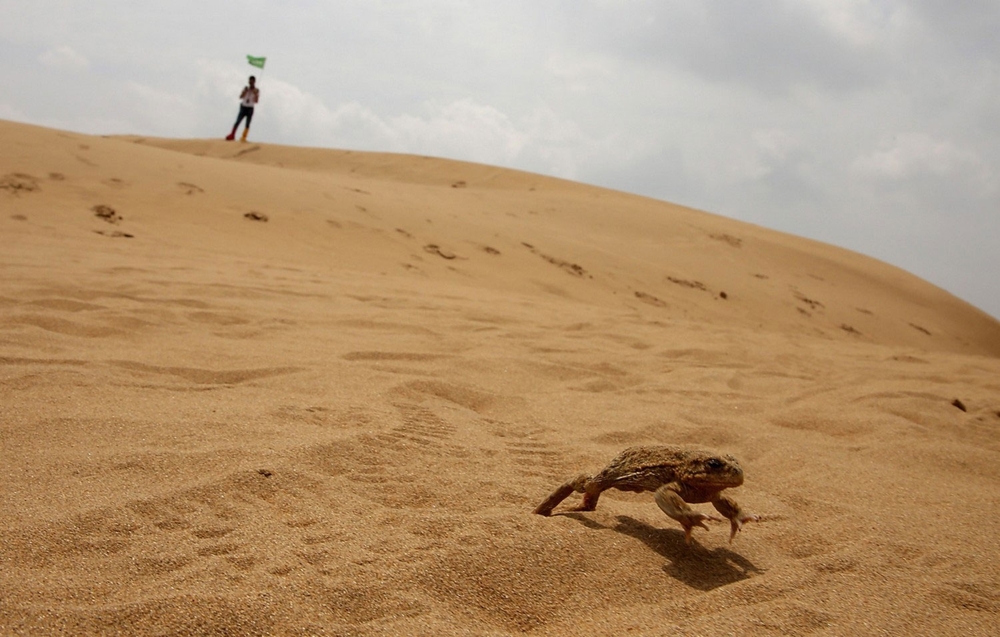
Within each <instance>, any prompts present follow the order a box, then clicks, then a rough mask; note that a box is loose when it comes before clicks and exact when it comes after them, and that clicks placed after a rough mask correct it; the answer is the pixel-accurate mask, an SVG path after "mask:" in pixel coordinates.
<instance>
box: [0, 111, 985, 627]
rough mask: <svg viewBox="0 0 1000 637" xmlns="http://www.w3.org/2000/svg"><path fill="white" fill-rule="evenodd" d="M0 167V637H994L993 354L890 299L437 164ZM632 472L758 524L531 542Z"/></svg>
mask: <svg viewBox="0 0 1000 637" xmlns="http://www.w3.org/2000/svg"><path fill="white" fill-rule="evenodd" d="M0 147H2V149H3V152H2V153H0V511H2V513H3V516H2V519H0V634H3V635H22V634H23V635H55V634H59V635H105V634H136V635H146V634H148V635H383V634H400V635H428V636H429V635H509V634H519V633H524V632H527V633H530V634H533V635H546V636H558V635H616V636H617V635H728V634H742V635H768V634H774V635H779V634H783V635H804V634H830V635H845V634H853V635H869V634H888V635H897V634H911V635H915V634H920V635H988V634H996V632H997V631H998V628H1000V533H998V531H997V528H996V521H997V519H998V518H1000V436H998V432H1000V323H998V322H997V321H996V320H994V319H993V318H991V317H990V316H988V315H986V314H985V313H983V312H980V311H979V310H977V309H975V308H974V307H972V306H970V305H969V304H967V303H965V302H963V301H961V300H959V299H957V298H955V297H954V296H952V295H950V294H948V293H947V292H945V291H943V290H941V289H939V288H936V287H934V286H933V285H931V284H929V283H927V282H924V281H922V280H920V279H918V278H917V277H915V276H913V275H910V274H908V273H906V272H904V271H902V270H900V269H897V268H894V267H892V266H889V265H886V264H884V263H881V262H878V261H876V260H873V259H870V258H867V257H865V256H862V255H859V254H855V253H851V252H848V251H846V250H842V249H839V248H835V247H832V246H829V245H824V244H821V243H818V242H814V241H809V240H805V239H802V238H797V237H793V236H788V235H784V234H781V233H777V232H773V231H770V230H766V229H763V228H760V227H756V226H752V225H748V224H744V223H740V222H737V221H733V220H730V219H726V218H724V217H721V216H716V215H713V214H709V213H706V212H701V211H697V210H692V209H689V208H684V207H682V206H677V205H672V204H669V203H665V202H661V201H655V200H651V199H645V198H641V197H637V196H632V195H628V194H624V193H620V192H614V191H609V190H604V189H600V188H595V187H590V186H586V185H582V184H577V183H571V182H568V181H561V180H557V179H552V178H547V177H542V176H538V175H532V174H527V173H520V172H516V171H512V170H506V169H500V168H494V167H489V166H482V165H474V164H468V163H461V162H456V161H448V160H443V159H433V158H426V157H412V156H401V155H391V154H377V153H361V152H348V151H337V150H321V149H305V148H289V147H280V146H272V145H264V144H255V143H252V142H251V143H246V144H240V143H226V142H224V141H221V140H219V141H215V140H211V141H209V140H192V141H178V140H162V139H147V138H139V137H109V138H102V137H94V136H87V135H81V134H75V133H67V132H61V131H56V130H49V129H44V128H38V127H33V126H28V125H23V124H15V123H11V122H0ZM970 276H993V274H992V273H989V274H987V273H970ZM637 444H677V445H684V446H690V447H694V448H707V449H714V450H718V451H720V452H723V453H730V454H732V455H734V456H735V457H736V458H738V459H739V460H740V462H741V463H742V465H743V467H744V469H745V471H746V481H745V483H744V485H743V486H741V487H739V488H737V489H731V490H729V491H727V493H729V494H731V495H732V497H734V498H735V499H737V500H738V501H739V502H740V503H741V504H742V506H743V507H744V509H746V510H748V511H750V512H752V513H754V514H757V515H759V516H760V517H761V520H760V521H757V522H752V523H748V524H747V525H746V527H745V528H744V529H743V531H742V533H740V534H739V535H737V537H736V538H735V540H734V541H733V543H731V544H730V543H729V541H728V539H729V529H728V524H714V525H710V529H709V530H703V529H697V530H696V531H695V533H694V542H693V543H692V544H691V545H690V546H688V545H686V544H685V543H684V536H683V532H682V529H681V527H680V525H679V524H677V523H676V522H675V521H674V520H671V519H669V518H668V517H666V516H665V515H664V514H663V513H662V512H661V511H660V510H659V509H658V508H657V507H656V505H655V504H654V502H653V497H652V494H650V493H642V494H633V493H624V492H618V491H609V492H606V493H605V494H604V495H603V496H602V498H601V501H600V504H599V506H598V508H597V510H596V511H593V512H572V511H570V510H569V509H570V508H571V507H572V506H573V505H575V504H577V503H578V502H579V496H577V495H573V496H571V497H570V498H569V499H568V500H567V501H566V502H564V503H563V505H562V506H560V507H559V508H558V509H556V514H555V515H553V516H552V517H542V516H538V515H532V513H531V511H532V509H533V508H534V507H535V506H536V505H537V504H538V503H539V502H541V501H542V499H544V498H545V496H546V495H548V494H549V493H550V492H551V491H552V490H553V489H554V488H555V487H556V486H557V485H558V484H560V483H562V482H563V481H564V480H566V479H568V478H571V477H574V476H576V475H579V474H580V473H583V472H594V471H597V470H599V469H600V468H602V467H603V466H604V465H605V464H606V463H607V462H608V460H609V459H611V458H612V457H613V456H614V455H615V454H617V453H618V452H619V451H621V450H622V449H624V448H626V447H628V446H630V445H637ZM693 506H694V507H695V508H696V509H698V510H701V511H704V512H706V513H714V510H712V508H711V506H710V505H704V504H701V505H693Z"/></svg>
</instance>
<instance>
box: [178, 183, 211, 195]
mask: <svg viewBox="0 0 1000 637" xmlns="http://www.w3.org/2000/svg"><path fill="white" fill-rule="evenodd" d="M177 186H178V187H179V188H180V189H181V190H183V191H184V194H185V195H194V194H201V193H203V192H205V191H204V190H203V189H202V188H201V187H199V186H196V185H194V184H189V183H187V182H186V181H178V182H177Z"/></svg>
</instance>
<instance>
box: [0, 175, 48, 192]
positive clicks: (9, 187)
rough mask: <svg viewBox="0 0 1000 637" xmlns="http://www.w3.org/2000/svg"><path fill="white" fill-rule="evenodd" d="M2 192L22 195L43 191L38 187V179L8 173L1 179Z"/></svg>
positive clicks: (0, 187) (0, 188)
mask: <svg viewBox="0 0 1000 637" xmlns="http://www.w3.org/2000/svg"><path fill="white" fill-rule="evenodd" d="M0 190H6V191H7V192H9V193H11V194H14V195H20V194H21V193H26V192H36V191H38V190H41V189H40V188H39V187H38V179H36V178H35V177H32V176H31V175H27V174H25V173H8V174H6V175H4V176H3V177H0Z"/></svg>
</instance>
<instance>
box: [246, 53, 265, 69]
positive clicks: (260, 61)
mask: <svg viewBox="0 0 1000 637" xmlns="http://www.w3.org/2000/svg"><path fill="white" fill-rule="evenodd" d="M266 60H267V58H255V57H254V56H252V55H248V56H247V62H249V63H250V66H256V67H257V68H259V69H262V68H264V62H265V61H266Z"/></svg>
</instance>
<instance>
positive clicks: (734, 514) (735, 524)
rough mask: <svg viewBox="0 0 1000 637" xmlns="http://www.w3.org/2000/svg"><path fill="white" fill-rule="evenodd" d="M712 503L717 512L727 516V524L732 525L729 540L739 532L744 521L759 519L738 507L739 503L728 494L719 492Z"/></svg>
mask: <svg viewBox="0 0 1000 637" xmlns="http://www.w3.org/2000/svg"><path fill="white" fill-rule="evenodd" d="M712 505H713V506H714V507H715V508H716V510H717V511H718V512H719V513H721V514H722V515H724V516H726V517H727V518H729V524H730V525H731V526H732V532H731V533H730V534H729V541H730V542H732V541H733V538H734V537H736V534H737V533H739V532H740V529H742V528H743V524H744V523H745V522H757V521H759V520H760V518H759V517H758V516H756V515H752V514H750V513H745V512H744V511H743V509H741V508H740V505H739V504H737V503H736V500H733V499H732V498H730V497H729V496H728V495H722V494H719V495H718V496H716V498H715V499H714V500H712Z"/></svg>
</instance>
